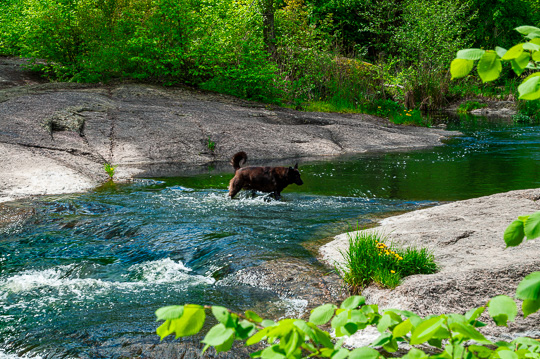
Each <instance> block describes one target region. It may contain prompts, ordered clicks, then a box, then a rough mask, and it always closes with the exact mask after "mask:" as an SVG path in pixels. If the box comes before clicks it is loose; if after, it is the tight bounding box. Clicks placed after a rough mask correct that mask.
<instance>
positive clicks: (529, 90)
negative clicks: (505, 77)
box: [518, 76, 540, 100]
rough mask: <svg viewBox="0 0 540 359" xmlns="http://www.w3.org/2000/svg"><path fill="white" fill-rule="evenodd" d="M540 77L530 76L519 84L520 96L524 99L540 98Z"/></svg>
mask: <svg viewBox="0 0 540 359" xmlns="http://www.w3.org/2000/svg"><path fill="white" fill-rule="evenodd" d="M539 82H540V77H539V76H533V77H529V79H526V80H525V81H523V82H522V83H521V85H519V86H518V92H519V98H520V99H522V100H536V99H538V98H540V88H539Z"/></svg>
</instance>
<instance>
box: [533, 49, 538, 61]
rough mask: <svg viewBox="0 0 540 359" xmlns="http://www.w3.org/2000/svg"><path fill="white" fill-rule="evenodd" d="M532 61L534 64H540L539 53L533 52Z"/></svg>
mask: <svg viewBox="0 0 540 359" xmlns="http://www.w3.org/2000/svg"><path fill="white" fill-rule="evenodd" d="M532 60H533V61H534V62H540V51H536V52H533V54H532Z"/></svg>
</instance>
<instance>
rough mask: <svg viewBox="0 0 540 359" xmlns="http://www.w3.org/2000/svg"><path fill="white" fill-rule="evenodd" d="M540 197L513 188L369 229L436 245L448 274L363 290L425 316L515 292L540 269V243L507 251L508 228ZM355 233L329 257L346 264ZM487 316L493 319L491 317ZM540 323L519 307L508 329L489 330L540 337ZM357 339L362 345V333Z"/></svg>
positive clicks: (538, 192) (382, 302)
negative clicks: (343, 256)
mask: <svg viewBox="0 0 540 359" xmlns="http://www.w3.org/2000/svg"><path fill="white" fill-rule="evenodd" d="M539 200H540V189H530V190H521V191H512V192H507V193H500V194H495V195H492V196H487V197H480V198H475V199H470V200H465V201H459V202H453V203H449V204H444V205H440V206H437V207H432V208H427V209H421V210H417V211H414V212H409V213H406V214H402V215H399V216H395V217H389V218H386V219H384V220H382V221H381V226H380V227H376V228H373V229H368V230H367V231H376V232H379V233H382V234H385V235H386V236H387V239H388V242H394V243H396V244H399V245H403V246H417V247H426V248H429V249H430V250H431V251H432V252H433V254H434V256H435V260H436V263H437V264H438V265H439V266H440V271H439V272H438V273H435V274H430V275H414V276H410V277H406V278H405V279H404V281H403V283H402V284H401V285H399V286H398V287H397V288H395V289H394V290H389V289H381V288H379V287H377V286H375V285H371V286H369V287H368V288H366V289H365V290H364V291H363V293H362V294H363V295H365V296H366V299H367V302H368V303H377V304H379V307H380V308H398V309H404V310H411V311H413V312H415V313H418V314H420V315H422V316H427V315H431V314H443V313H460V314H464V313H465V312H466V311H467V310H469V309H472V308H476V307H479V306H483V305H486V303H487V302H488V300H489V299H490V298H493V297H495V296H497V295H500V294H505V295H509V296H512V297H513V295H514V294H515V290H516V288H517V285H518V283H519V282H520V281H521V280H522V279H523V278H524V277H525V276H526V275H527V274H529V273H531V272H534V271H539V270H540V240H530V241H525V242H524V243H523V244H521V245H520V246H518V247H513V248H508V249H505V243H504V240H503V233H504V230H505V229H506V227H507V226H508V225H509V224H510V223H511V222H512V221H514V220H515V219H517V217H518V215H525V214H531V213H534V212H536V211H538V210H540V202H539ZM352 234H354V232H351V233H350V234H342V235H339V236H337V237H336V238H335V240H334V241H332V242H330V243H328V244H326V245H324V246H322V247H321V248H320V255H321V256H322V259H323V260H324V261H325V262H326V263H328V264H330V265H333V264H335V263H336V262H337V263H340V264H343V258H342V256H341V254H340V253H339V251H340V250H341V251H346V250H347V249H348V243H349V235H352ZM520 305H521V304H520ZM483 319H484V320H485V321H486V322H491V320H488V319H487V316H486V315H485V314H484V315H483ZM539 324H540V313H535V314H532V315H530V316H529V317H527V318H526V319H523V315H522V313H521V310H519V314H518V318H517V319H516V322H515V323H510V324H509V327H508V328H504V327H495V326H494V325H489V326H487V327H485V328H482V332H483V333H485V334H487V335H492V336H496V337H499V338H512V337H515V336H518V335H529V336H533V337H540V325H539ZM371 339H373V338H371ZM350 343H352V344H354V336H353V339H352V340H351V341H350ZM356 344H365V342H364V343H363V342H362V341H361V340H359V341H358V342H357V343H356Z"/></svg>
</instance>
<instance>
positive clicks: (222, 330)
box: [202, 323, 234, 347]
mask: <svg viewBox="0 0 540 359" xmlns="http://www.w3.org/2000/svg"><path fill="white" fill-rule="evenodd" d="M233 335H234V330H233V329H231V328H226V327H225V326H224V325H223V324H221V323H219V324H217V325H215V326H214V327H213V328H212V329H210V330H209V331H208V333H206V336H205V337H204V339H203V340H202V342H203V343H205V344H208V345H211V346H214V347H215V346H218V345H222V344H224V343H225V342H227V341H229V339H230V338H231V337H232V336H233Z"/></svg>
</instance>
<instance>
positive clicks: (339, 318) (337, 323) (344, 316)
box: [331, 310, 350, 329]
mask: <svg viewBox="0 0 540 359" xmlns="http://www.w3.org/2000/svg"><path fill="white" fill-rule="evenodd" d="M349 313H350V310H344V311H342V312H341V313H339V314H338V315H336V316H335V317H334V318H333V319H332V322H331V324H332V328H334V329H335V328H339V327H342V326H344V325H345V324H347V321H348V320H349Z"/></svg>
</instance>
